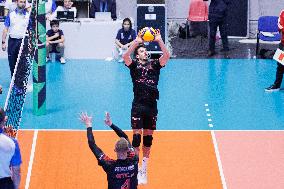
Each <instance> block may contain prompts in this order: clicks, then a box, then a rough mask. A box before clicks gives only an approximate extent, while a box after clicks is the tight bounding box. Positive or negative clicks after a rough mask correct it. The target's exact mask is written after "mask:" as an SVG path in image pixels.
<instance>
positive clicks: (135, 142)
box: [132, 134, 141, 148]
mask: <svg viewBox="0 0 284 189" xmlns="http://www.w3.org/2000/svg"><path fill="white" fill-rule="evenodd" d="M140 143H141V134H133V140H132V146H133V147H135V148H137V147H139V146H140Z"/></svg>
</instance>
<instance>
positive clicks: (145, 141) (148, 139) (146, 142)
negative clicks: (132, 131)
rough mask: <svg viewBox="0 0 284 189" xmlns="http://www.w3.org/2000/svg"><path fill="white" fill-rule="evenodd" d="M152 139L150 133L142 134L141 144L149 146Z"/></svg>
mask: <svg viewBox="0 0 284 189" xmlns="http://www.w3.org/2000/svg"><path fill="white" fill-rule="evenodd" d="M152 141H153V136H152V135H147V136H143V145H144V146H145V147H151V146H152Z"/></svg>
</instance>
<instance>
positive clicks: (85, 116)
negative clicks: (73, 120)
mask: <svg viewBox="0 0 284 189" xmlns="http://www.w3.org/2000/svg"><path fill="white" fill-rule="evenodd" d="M92 119H93V118H92V117H90V116H88V114H87V112H82V113H81V114H80V120H81V121H82V122H83V123H84V124H85V125H86V127H87V128H88V127H92Z"/></svg>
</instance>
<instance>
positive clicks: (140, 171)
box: [137, 167, 142, 184]
mask: <svg viewBox="0 0 284 189" xmlns="http://www.w3.org/2000/svg"><path fill="white" fill-rule="evenodd" d="M137 180H138V184H142V170H141V168H140V167H139V169H138V174H137Z"/></svg>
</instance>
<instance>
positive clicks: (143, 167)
mask: <svg viewBox="0 0 284 189" xmlns="http://www.w3.org/2000/svg"><path fill="white" fill-rule="evenodd" d="M148 161H149V158H146V157H143V160H142V167H141V169H142V171H143V172H147V166H148Z"/></svg>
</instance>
